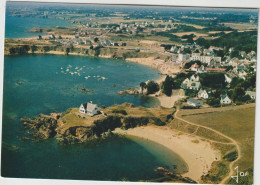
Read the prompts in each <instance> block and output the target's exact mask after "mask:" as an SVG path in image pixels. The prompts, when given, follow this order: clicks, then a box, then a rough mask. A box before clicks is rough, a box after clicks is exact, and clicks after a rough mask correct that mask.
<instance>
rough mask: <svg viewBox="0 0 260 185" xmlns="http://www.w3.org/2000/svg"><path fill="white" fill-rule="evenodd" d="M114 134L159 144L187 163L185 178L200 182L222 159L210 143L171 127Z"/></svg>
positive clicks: (132, 129)
mask: <svg viewBox="0 0 260 185" xmlns="http://www.w3.org/2000/svg"><path fill="white" fill-rule="evenodd" d="M113 132H114V133H117V134H120V135H125V136H135V137H139V138H143V139H147V140H150V141H152V142H155V143H158V144H160V145H162V146H164V147H166V148H168V149H170V150H171V151H172V152H173V153H175V154H177V155H178V156H179V157H181V158H182V159H183V161H185V163H186V164H187V166H188V172H187V173H184V174H182V176H183V177H189V178H191V179H193V180H195V181H196V182H199V180H200V178H201V176H202V175H206V174H207V172H208V171H209V170H210V167H211V164H212V163H213V162H214V161H217V160H216V159H220V153H219V151H217V150H214V149H213V148H212V147H211V145H210V143H209V142H207V141H202V140H201V139H199V138H197V137H195V136H190V135H187V134H183V133H182V134H179V132H178V131H175V130H172V129H170V128H169V127H159V126H151V125H149V126H142V127H136V128H131V129H128V130H122V129H116V130H115V131H113ZM195 140H196V141H199V142H198V143H197V142H194V141H195Z"/></svg>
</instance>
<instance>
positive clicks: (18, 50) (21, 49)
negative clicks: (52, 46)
mask: <svg viewBox="0 0 260 185" xmlns="http://www.w3.org/2000/svg"><path fill="white" fill-rule="evenodd" d="M29 50H30V46H29V45H22V46H17V47H11V48H9V52H10V55H22V54H27V53H28V51H29Z"/></svg>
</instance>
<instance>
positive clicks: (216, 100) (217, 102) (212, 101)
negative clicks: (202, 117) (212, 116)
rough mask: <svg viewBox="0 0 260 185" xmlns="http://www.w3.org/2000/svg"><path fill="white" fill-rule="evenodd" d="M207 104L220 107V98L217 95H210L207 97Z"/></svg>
mask: <svg viewBox="0 0 260 185" xmlns="http://www.w3.org/2000/svg"><path fill="white" fill-rule="evenodd" d="M207 104H208V105H210V106H212V107H219V106H220V99H219V98H215V97H210V98H209V99H207Z"/></svg>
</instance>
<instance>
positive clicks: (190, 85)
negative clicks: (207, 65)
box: [181, 75, 201, 90]
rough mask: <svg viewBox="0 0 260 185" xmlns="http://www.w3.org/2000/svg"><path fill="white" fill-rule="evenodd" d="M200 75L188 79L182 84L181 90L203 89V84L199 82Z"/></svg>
mask: <svg viewBox="0 0 260 185" xmlns="http://www.w3.org/2000/svg"><path fill="white" fill-rule="evenodd" d="M199 80H200V79H199V76H198V75H192V76H191V77H190V79H188V78H186V79H185V80H184V81H183V82H182V84H181V88H183V89H192V90H199V89H200V88H201V83H200V81H199Z"/></svg>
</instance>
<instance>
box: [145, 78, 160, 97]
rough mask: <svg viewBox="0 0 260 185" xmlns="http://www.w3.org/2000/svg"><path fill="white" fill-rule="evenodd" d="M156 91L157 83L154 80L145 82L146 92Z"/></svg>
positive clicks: (157, 89)
mask: <svg viewBox="0 0 260 185" xmlns="http://www.w3.org/2000/svg"><path fill="white" fill-rule="evenodd" d="M157 91H159V85H158V84H157V83H156V82H154V81H152V80H151V81H149V82H148V83H147V93H148V94H153V93H155V92H157Z"/></svg>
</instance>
